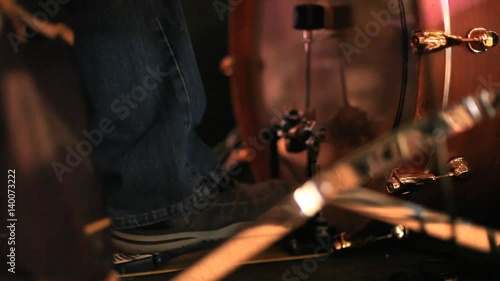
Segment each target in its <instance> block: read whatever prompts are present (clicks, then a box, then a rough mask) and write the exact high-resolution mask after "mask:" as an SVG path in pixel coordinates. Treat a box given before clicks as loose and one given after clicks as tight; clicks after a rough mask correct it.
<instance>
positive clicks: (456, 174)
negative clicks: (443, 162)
mask: <svg viewBox="0 0 500 281" xmlns="http://www.w3.org/2000/svg"><path fill="white" fill-rule="evenodd" d="M447 166H448V167H449V169H450V172H449V173H447V174H444V175H434V174H432V173H421V174H401V173H400V172H399V171H398V169H394V170H392V173H391V176H390V177H389V180H388V181H387V185H386V188H387V192H388V193H389V194H394V195H403V194H406V193H409V192H415V191H417V190H419V189H420V188H422V187H424V186H425V185H426V184H429V183H433V182H435V181H437V180H440V179H442V178H454V179H457V180H466V179H468V178H469V177H470V176H471V174H472V171H471V169H470V166H469V163H468V162H467V160H466V159H465V158H464V157H456V158H453V159H452V160H450V161H449V162H448V163H447Z"/></svg>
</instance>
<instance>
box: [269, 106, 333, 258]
mask: <svg viewBox="0 0 500 281" xmlns="http://www.w3.org/2000/svg"><path fill="white" fill-rule="evenodd" d="M274 128H275V129H277V130H276V136H277V137H278V138H283V139H285V142H286V150H287V151H288V152H290V153H300V152H303V151H307V176H308V177H309V178H313V177H314V176H315V175H316V174H317V173H318V172H319V165H318V163H317V161H318V156H319V150H320V144H321V142H323V141H324V140H325V138H326V129H325V128H324V127H323V126H321V125H319V124H318V123H317V122H316V121H314V120H312V119H310V118H309V117H308V116H307V114H306V113H304V112H300V111H298V110H295V109H292V110H290V111H289V112H288V113H287V114H286V115H285V116H283V119H282V120H281V122H280V124H279V125H277V126H274ZM307 228H309V229H314V231H313V232H314V233H315V234H314V235H313V236H315V237H316V238H325V237H327V236H330V235H331V234H330V232H331V231H330V230H329V227H328V223H327V221H326V220H325V219H324V218H323V217H322V216H321V214H318V215H316V216H315V217H314V219H313V221H312V222H311V224H308V225H307V227H306V229H305V230H304V231H303V233H300V232H299V233H297V235H294V236H295V237H293V236H292V238H291V239H290V241H289V242H290V243H289V245H288V248H289V249H290V251H291V252H292V253H293V254H302V253H304V252H310V251H309V250H308V249H304V248H309V245H310V243H309V241H302V240H304V239H302V238H304V237H305V240H308V238H313V237H311V236H310V235H309V233H310V232H309V231H308V230H309V229H307ZM299 240H300V241H299ZM311 246H312V249H314V246H315V245H311Z"/></svg>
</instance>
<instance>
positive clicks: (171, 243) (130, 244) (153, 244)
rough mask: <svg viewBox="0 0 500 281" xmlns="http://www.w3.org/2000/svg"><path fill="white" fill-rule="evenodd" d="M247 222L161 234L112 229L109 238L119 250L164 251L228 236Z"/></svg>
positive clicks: (140, 252)
mask: <svg viewBox="0 0 500 281" xmlns="http://www.w3.org/2000/svg"><path fill="white" fill-rule="evenodd" d="M248 225H249V223H248V222H239V223H234V224H231V225H228V226H226V227H223V228H219V229H216V230H211V231H196V232H180V233H172V234H161V235H138V234H129V233H124V232H120V231H113V232H112V237H111V240H112V242H113V244H114V246H115V247H116V248H118V249H119V250H120V251H124V252H127V253H134V254H145V253H156V252H165V251H171V250H176V249H179V248H183V247H186V246H190V245H194V244H200V243H203V242H208V241H217V240H223V239H226V238H229V237H230V236H232V235H234V234H235V233H236V232H238V231H240V230H242V229H243V228H245V227H246V226H248Z"/></svg>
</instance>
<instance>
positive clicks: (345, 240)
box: [333, 225, 410, 251]
mask: <svg viewBox="0 0 500 281" xmlns="http://www.w3.org/2000/svg"><path fill="white" fill-rule="evenodd" d="M409 233H410V231H409V230H408V228H406V227H405V226H404V225H396V226H394V227H393V228H391V231H390V232H389V233H388V234H386V235H382V236H373V235H370V236H367V237H349V234H348V233H346V232H342V233H340V234H339V235H338V236H337V237H335V238H334V242H333V248H334V249H335V250H337V251H340V250H343V249H349V248H359V247H363V246H366V245H369V244H372V243H375V242H377V241H381V240H387V239H394V240H403V239H406V238H408V235H409Z"/></svg>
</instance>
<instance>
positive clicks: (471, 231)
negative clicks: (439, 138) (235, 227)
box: [172, 92, 500, 281]
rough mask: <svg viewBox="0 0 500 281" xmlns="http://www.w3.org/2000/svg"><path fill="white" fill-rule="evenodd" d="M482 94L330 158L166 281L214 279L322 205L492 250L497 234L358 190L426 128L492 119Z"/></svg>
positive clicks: (497, 98)
mask: <svg viewBox="0 0 500 281" xmlns="http://www.w3.org/2000/svg"><path fill="white" fill-rule="evenodd" d="M483 95H484V96H485V97H484V98H481V97H473V98H469V101H468V102H464V103H463V104H461V105H456V106H453V107H451V108H448V109H447V110H446V111H445V112H441V113H440V114H439V115H438V117H437V118H434V119H423V120H420V121H419V122H417V123H416V124H414V125H412V126H410V127H407V128H405V129H399V130H397V131H396V132H394V133H393V134H392V135H389V136H386V137H383V138H381V139H379V140H377V141H375V142H373V143H372V144H370V145H368V146H366V147H364V148H363V149H361V150H359V151H358V152H357V153H354V154H352V155H351V156H349V157H347V158H344V159H343V160H341V161H338V162H337V163H336V164H335V165H334V166H332V167H331V168H330V169H328V170H325V171H322V173H321V174H320V175H318V176H316V177H315V178H314V180H311V181H308V182H306V183H305V184H303V185H302V186H300V187H299V188H298V189H296V190H295V191H294V193H293V195H290V196H288V197H286V198H284V199H283V200H282V201H280V203H279V204H277V205H276V206H273V207H272V208H270V209H269V210H268V211H267V212H266V213H264V214H263V215H261V216H260V217H259V218H258V219H257V221H256V222H255V223H254V224H253V225H252V226H251V227H249V228H247V229H244V230H242V231H241V232H239V233H238V234H236V235H235V236H234V237H232V238H231V239H230V240H228V241H227V242H225V243H224V244H223V245H222V246H221V247H219V248H218V249H216V250H214V251H212V252H211V253H209V254H208V255H206V256H204V257H203V258H202V259H201V260H199V261H198V262H197V263H195V264H194V265H193V266H192V267H190V268H189V269H187V270H185V271H183V272H182V273H180V274H179V275H177V276H175V277H174V278H173V279H172V280H173V281H184V280H204V281H215V280H221V279H222V278H224V277H225V276H227V275H228V274H229V273H231V272H232V271H233V270H235V269H236V268H237V267H238V266H239V265H240V264H242V263H243V262H244V261H246V260H249V259H250V258H251V257H253V256H255V255H256V254H258V253H259V252H261V251H263V250H264V249H266V248H268V247H269V246H271V245H272V244H273V243H275V242H276V241H278V240H279V239H281V238H282V237H284V236H285V235H287V234H289V233H290V231H292V230H294V229H296V228H297V227H300V226H301V225H303V224H304V223H305V222H306V220H307V218H310V217H312V216H314V215H315V214H317V213H318V212H319V211H320V210H321V209H322V208H323V207H324V206H325V205H326V204H332V205H336V206H338V207H341V208H344V209H347V210H351V211H355V212H357V213H359V214H362V215H365V216H367V217H370V218H374V219H377V220H380V221H384V222H388V223H392V224H394V225H399V224H403V225H405V228H404V229H406V228H408V229H410V230H414V231H419V232H422V231H425V233H426V234H428V235H430V236H433V237H435V238H438V239H443V240H449V239H455V241H456V243H457V244H459V245H461V246H465V247H468V248H470V249H474V250H477V251H479V252H483V253H492V252H493V251H496V250H497V249H496V247H497V246H496V245H498V244H499V243H500V231H498V230H494V229H489V228H486V227H483V226H479V225H476V224H473V223H470V222H468V221H466V220H462V219H460V218H454V219H451V218H450V216H448V215H446V214H443V213H438V212H434V211H431V210H427V209H426V208H424V207H423V206H420V205H417V204H412V203H408V202H406V201H403V200H400V199H397V198H394V197H392V196H388V195H385V194H380V193H379V192H375V191H371V190H369V189H366V188H361V187H360V186H362V185H363V183H365V182H366V181H367V180H369V179H370V178H373V177H374V176H377V175H381V174H382V173H383V172H384V170H385V169H387V168H389V167H391V166H393V165H394V164H395V162H397V161H398V160H399V159H401V158H403V159H410V157H412V156H413V155H416V153H417V152H418V145H412V144H414V143H415V140H418V141H422V142H424V141H432V140H433V137H432V133H433V129H434V130H436V129H439V130H442V131H443V132H444V133H445V136H456V135H458V134H460V133H463V132H465V131H467V130H469V129H471V128H472V127H474V125H477V124H478V123H480V121H481V118H478V117H484V118H486V117H492V118H493V116H492V115H491V114H490V113H493V112H496V110H495V108H497V109H498V108H499V107H500V94H494V93H484V92H483ZM472 101H473V103H474V105H472ZM478 108H479V109H480V110H479V111H478V110H477V109H478ZM490 110H493V111H490ZM405 233H406V231H404V230H403V229H402V228H397V229H396V232H395V235H396V237H404V235H403V234H405ZM248 245H252V247H248ZM316 254H317V252H316ZM227 257H231V259H228V258H227Z"/></svg>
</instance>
